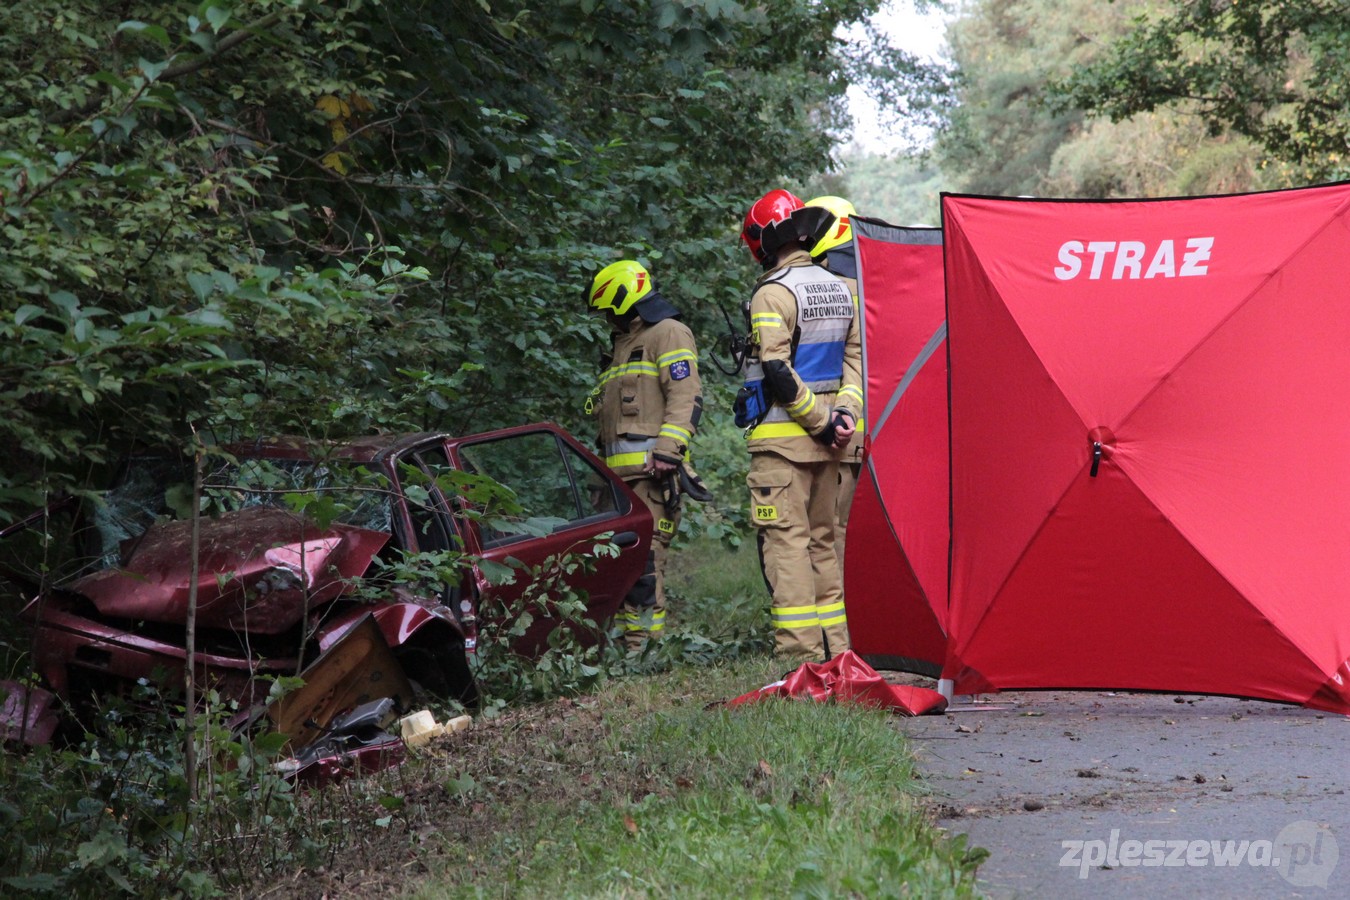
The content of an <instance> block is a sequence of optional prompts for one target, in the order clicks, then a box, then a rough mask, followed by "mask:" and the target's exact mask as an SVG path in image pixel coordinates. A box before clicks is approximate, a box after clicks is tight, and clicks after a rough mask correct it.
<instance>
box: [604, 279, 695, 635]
mask: <svg viewBox="0 0 1350 900" xmlns="http://www.w3.org/2000/svg"><path fill="white" fill-rule="evenodd" d="M586 297H587V303H588V304H589V306H590V308H591V309H592V310H598V311H600V312H601V313H603V315H604V316H605V317H606V319H607V320H608V321H609V324H610V329H611V331H612V339H613V346H612V348H611V351H610V354H609V357H608V358H607V360H606V361H605V363H604V371H603V373H602V374H601V376H600V383H599V384H598V385H596V387H595V390H593V391H592V392H591V396H590V398H589V399H588V400H587V402H586V411H587V413H589V414H591V415H594V416H596V417H598V419H599V433H600V444H601V447H602V453H603V455H604V458H605V462H606V464H608V465H609V467H610V468H611V469H613V470H614V471H615V472H616V473H617V474H618V475H619V477H621V478H622V479H623V480H624V481H625V482H627V483H628V486H629V487H631V488H632V489H633V491H634V492H635V493H636V494H637V495H638V496H639V497H641V498H642V502H643V503H645V504H646V505H647V508H648V509H650V510H651V513H652V519H653V521H654V523H655V530H654V534H653V539H652V549H651V554H650V556H649V557H648V559H647V568H646V571H645V572H644V573H643V575H642V577H641V578H640V579H638V582H637V584H636V585H634V586H633V589H632V590H631V591H629V592H628V596H627V597H625V598H624V602H623V607H622V608H621V609H620V611H619V613H618V617H617V620H618V621H617V624H618V626H619V628H620V630H621V632H622V638H623V642H624V645H625V646H626V647H627V648H628V649H630V650H637V649H640V648H642V647H643V645H644V644H646V643H647V641H648V640H649V639H652V640H654V639H659V638H660V637H661V635H662V632H663V630H664V629H665V624H666V595H665V564H666V558H667V556H668V555H669V550H670V542H671V540H672V539H673V538H674V537H675V531H676V529H677V528H678V527H679V523H680V500H681V495H682V494H684V493H688V494H689V495H690V496H692V497H694V498H695V499H700V500H702V499H707V497H706V495H704V494H703V493H702V484H701V482H699V481H698V479H697V476H695V475H694V474H693V472H692V470H691V469H690V468H689V464H688V461H689V445H690V442H691V441H692V440H693V438H694V433H695V432H696V431H697V429H698V421H699V417H700V415H701V414H702V411H703V396H702V393H703V392H702V388H701V386H700V384H699V376H698V352H697V350H696V348H695V346H694V334H693V332H691V331H690V330H689V327H688V326H687V325H685V324H684V323H683V322H681V321H680V311H679V310H678V309H676V308H675V307H674V306H672V305H671V303H670V302H669V301H667V300H666V299H665V298H664V297H662V296H661V295H660V294H659V293H658V292H657V290H656V286H655V285H654V284H653V283H652V277H651V275H650V273H648V271H647V270H646V269H645V268H643V266H642V264H641V263H638V262H636V261H634V260H631V259H624V260H620V261H619V262H616V263H611V264H610V265H608V266H605V267H604V268H603V269H601V270H600V272H599V274H597V275H596V276H595V279H594V280H593V281H592V282H591V286H590V289H589V290H588V291H587V293H586Z"/></svg>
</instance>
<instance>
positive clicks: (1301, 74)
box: [1065, 0, 1350, 183]
mask: <svg viewBox="0 0 1350 900" xmlns="http://www.w3.org/2000/svg"><path fill="white" fill-rule="evenodd" d="M1140 6H1141V8H1140V9H1139V10H1137V11H1136V12H1137V15H1136V17H1135V19H1134V21H1133V22H1132V23H1131V28H1130V30H1129V32H1128V33H1126V34H1123V35H1121V36H1120V38H1119V40H1117V41H1115V42H1114V43H1113V44H1112V45H1111V46H1110V47H1109V49H1108V52H1106V53H1104V54H1102V55H1101V56H1100V57H1099V58H1098V59H1097V60H1096V61H1094V63H1093V64H1092V65H1089V66H1087V67H1085V68H1084V69H1082V70H1080V71H1077V72H1075V73H1073V76H1072V77H1071V78H1069V79H1068V80H1067V83H1066V85H1065V87H1066V90H1067V98H1068V101H1069V102H1072V103H1074V104H1076V105H1078V106H1080V107H1082V108H1084V109H1088V110H1091V111H1094V112H1098V113H1104V114H1107V115H1109V116H1111V117H1112V119H1115V120H1121V119H1124V118H1127V117H1129V116H1133V115H1135V114H1137V113H1141V112H1150V111H1153V110H1158V109H1169V108H1170V109H1177V108H1181V109H1187V110H1190V111H1193V112H1194V114H1195V115H1196V116H1198V117H1199V118H1200V119H1202V120H1203V122H1204V123H1205V125H1206V126H1207V128H1208V130H1209V132H1210V133H1211V134H1212V135H1217V134H1222V133H1224V132H1227V131H1232V132H1235V133H1237V134H1240V135H1244V136H1246V137H1248V138H1250V139H1252V140H1253V141H1255V142H1256V143H1258V144H1259V145H1260V146H1261V148H1262V149H1263V150H1264V152H1265V153H1266V154H1267V156H1268V158H1269V160H1270V161H1271V162H1273V163H1275V164H1277V165H1278V166H1279V167H1281V169H1282V172H1281V177H1282V178H1284V179H1285V180H1287V181H1290V182H1294V183H1308V182H1312V181H1326V180H1331V179H1336V178H1345V177H1346V176H1347V175H1350V159H1347V140H1350V66H1347V63H1348V62H1350V17H1348V16H1347V15H1346V12H1347V11H1346V5H1345V3H1344V2H1342V0H1280V2H1276V3H1239V2H1237V0H1189V2H1176V3H1171V4H1165V5H1163V6H1162V8H1161V9H1156V8H1155V7H1156V6H1157V4H1146V5H1145V4H1141V5H1140Z"/></svg>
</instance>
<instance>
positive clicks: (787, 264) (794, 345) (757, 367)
mask: <svg viewBox="0 0 1350 900" xmlns="http://www.w3.org/2000/svg"><path fill="white" fill-rule="evenodd" d="M750 341H751V344H752V345H753V347H754V349H755V350H756V351H757V356H756V358H755V359H754V360H753V361H752V362H751V363H750V364H749V366H748V370H747V380H749V381H752V380H754V379H756V378H762V377H763V364H764V363H766V362H768V361H770V360H783V361H786V362H787V363H788V366H789V372H790V374H791V379H792V382H793V384H794V385H795V388H796V391H795V393H794V395H793V396H792V398H791V399H784V398H782V397H778V396H776V397H775V398H774V402H773V404H772V405H771V406H770V407H769V409H768V413H767V414H766V415H765V416H764V418H763V419H762V421H760V422H759V423H758V424H757V425H755V426H754V427H753V428H752V430H751V431H750V434H749V444H750V452H751V453H761V452H766V451H768V452H773V453H777V454H779V455H781V456H783V457H785V458H787V459H790V460H792V461H794V462H819V461H824V460H830V459H839V458H840V455H841V453H840V452H839V451H835V450H834V449H833V448H832V447H830V446H829V445H828V444H826V443H822V442H820V441H819V440H817V438H816V435H819V434H820V433H822V432H823V431H825V429H826V428H827V427H828V426H829V424H830V420H831V418H832V417H833V414H834V412H835V410H845V411H847V412H848V413H849V414H850V415H852V416H853V418H854V419H855V420H860V419H861V418H862V406H863V392H862V339H861V337H860V332H859V328H858V311H857V309H856V307H855V306H854V304H853V297H852V295H851V293H850V291H849V288H848V286H847V284H845V282H844V280H843V279H841V278H839V277H838V276H836V275H831V274H830V273H829V272H828V271H826V270H825V269H824V268H822V267H820V266H818V265H816V264H815V263H813V262H812V261H811V255H810V254H809V253H807V252H806V251H805V250H801V251H798V252H794V253H792V254H791V255H789V256H788V257H787V258H786V259H785V260H784V261H783V265H781V266H780V267H778V268H777V269H774V270H773V271H771V272H767V273H765V274H764V275H763V276H761V277H760V279H759V281H758V282H757V283H756V285H755V293H754V295H753V296H752V297H751V299H750Z"/></svg>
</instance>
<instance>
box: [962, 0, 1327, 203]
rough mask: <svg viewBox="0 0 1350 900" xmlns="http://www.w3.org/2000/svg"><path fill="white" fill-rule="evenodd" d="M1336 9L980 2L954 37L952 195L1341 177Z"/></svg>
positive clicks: (1154, 191)
mask: <svg viewBox="0 0 1350 900" xmlns="http://www.w3.org/2000/svg"><path fill="white" fill-rule="evenodd" d="M1329 5H1330V4H1327V3H1319V2H1307V3H1281V4H1241V5H1239V4H1235V3H1234V4H1228V3H1213V2H1168V3H1156V2H1151V0H1118V2H1113V3H1110V4H1104V3H1096V2H1088V0H1072V2H1067V3H1066V2H1048V0H976V2H973V3H970V4H968V5H966V6H965V7H964V8H963V10H962V13H961V15H960V16H959V17H958V18H956V19H955V20H954V22H953V25H952V27H951V29H950V32H949V35H950V39H951V48H952V56H953V63H954V68H955V82H954V93H955V105H954V108H953V111H952V113H951V115H950V117H949V120H948V123H947V127H946V128H945V129H944V130H943V132H942V134H941V136H940V138H939V141H938V155H939V158H940V159H941V161H942V165H943V169H944V172H945V173H946V174H947V176H948V178H949V186H950V188H951V189H956V190H968V191H974V192H979V193H991V194H1034V195H1047V196H1073V197H1123V196H1167V195H1191V194H1212V193H1227V192H1234V191H1242V190H1254V189H1262V188H1269V187H1281V186H1285V185H1289V184H1296V183H1307V182H1308V181H1309V180H1317V179H1318V178H1324V177H1328V176H1331V175H1334V174H1335V173H1336V172H1337V171H1339V169H1338V168H1337V167H1338V166H1341V163H1340V161H1339V160H1340V157H1339V156H1338V155H1337V154H1338V153H1343V151H1344V145H1343V135H1342V143H1341V145H1340V149H1337V148H1336V146H1335V144H1336V140H1337V139H1336V137H1335V134H1336V132H1335V130H1334V128H1333V127H1332V123H1334V122H1337V121H1339V122H1340V127H1341V128H1344V123H1345V122H1346V115H1345V97H1344V83H1343V76H1340V75H1338V74H1335V73H1334V72H1333V69H1334V68H1335V66H1334V60H1335V58H1336V57H1335V54H1334V53H1333V52H1332V48H1333V47H1335V46H1343V45H1344V41H1341V42H1340V44H1337V43H1336V40H1335V39H1334V38H1333V36H1332V35H1333V34H1341V35H1342V36H1343V32H1344V29H1345V28H1346V27H1347V26H1346V25H1345V19H1344V16H1340V17H1336V16H1332V15H1330V13H1329V12H1327V11H1326V10H1325V9H1323V12H1322V18H1320V19H1318V18H1317V16H1316V15H1315V13H1316V11H1317V10H1318V9H1319V8H1325V7H1328V6H1329ZM1296 8H1297V11H1296ZM1314 20H1316V21H1317V23H1318V24H1317V25H1316V26H1315V27H1314V26H1313V25H1312V22H1313V21H1314ZM1338 78H1339V79H1342V80H1341V81H1337V80H1336V79H1338ZM1333 81H1335V82H1336V84H1334V85H1333V84H1332V82H1333ZM1277 82H1278V85H1279V88H1278V89H1277V88H1276V85H1277ZM1328 87H1332V88H1334V89H1331V90H1328ZM1298 98H1303V100H1302V101H1299V100H1298ZM1300 103H1302V105H1300ZM1239 111H1241V113H1239ZM1319 117H1320V118H1319ZM1293 121H1300V122H1305V123H1310V124H1309V125H1308V127H1307V128H1306V129H1304V130H1299V129H1293V130H1290V129H1289V128H1288V127H1287V126H1288V124H1289V123H1291V122H1293ZM1342 168H1343V166H1342Z"/></svg>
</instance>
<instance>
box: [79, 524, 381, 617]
mask: <svg viewBox="0 0 1350 900" xmlns="http://www.w3.org/2000/svg"><path fill="white" fill-rule="evenodd" d="M389 537H390V536H389V535H388V534H386V533H384V532H381V531H370V530H368V529H365V528H357V527H355V526H352V525H343V524H341V523H337V522H334V523H333V524H331V525H329V526H328V527H327V528H323V529H320V528H319V527H317V526H316V525H315V524H314V523H313V522H311V521H309V520H308V519H306V518H304V517H303V516H299V515H297V514H295V513H292V512H289V511H287V510H284V509H275V508H272V507H262V506H259V507H249V508H246V509H241V510H235V511H233V512H228V513H224V514H222V515H220V516H218V517H216V518H203V519H202V520H201V522H200V544H199V551H198V554H199V563H198V571H199V573H200V575H199V577H198V586H197V624H198V625H199V626H201V627H205V628H232V629H238V630H242V631H248V632H252V633H255V634H279V633H281V632H283V631H286V630H287V629H288V628H290V627H292V626H293V625H295V624H296V623H297V622H298V621H300V619H301V618H302V617H303V616H304V615H305V611H306V609H313V608H314V607H316V606H318V605H319V604H322V603H326V602H328V601H329V600H332V599H333V598H335V597H337V596H339V595H340V594H342V593H344V592H345V591H348V590H351V588H352V587H353V585H352V584H351V583H350V581H351V579H355V578H357V577H359V576H360V575H362V574H363V573H364V572H365V571H366V569H367V568H368V567H369V566H370V562H371V560H372V559H374V557H375V554H376V553H378V552H379V550H380V548H381V547H383V546H384V545H385V543H386V542H387V541H388V540H389ZM129 546H130V547H131V555H130V558H128V559H127V560H126V561H125V563H124V565H122V566H121V567H120V568H116V567H115V568H111V569H105V570H103V571H100V572H95V573H93V574H90V575H86V576H84V577H83V578H79V579H77V580H75V581H73V582H71V583H70V584H68V585H66V588H67V589H68V590H71V591H73V592H75V593H78V594H82V595H84V596H85V597H88V598H89V599H90V600H91V601H93V603H94V605H95V606H96V607H98V610H99V612H101V613H103V614H104V615H106V616H120V617H124V618H134V619H143V620H147V621H153V622H166V623H177V622H186V620H187V610H188V591H189V587H190V585H191V576H192V522H190V521H185V522H169V523H167V524H157V525H153V526H151V528H150V529H149V530H148V531H146V533H145V534H144V535H143V536H142V537H141V538H140V539H139V541H137V542H135V543H134V544H131V545H129Z"/></svg>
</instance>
